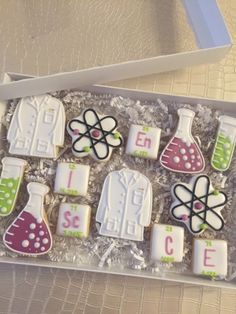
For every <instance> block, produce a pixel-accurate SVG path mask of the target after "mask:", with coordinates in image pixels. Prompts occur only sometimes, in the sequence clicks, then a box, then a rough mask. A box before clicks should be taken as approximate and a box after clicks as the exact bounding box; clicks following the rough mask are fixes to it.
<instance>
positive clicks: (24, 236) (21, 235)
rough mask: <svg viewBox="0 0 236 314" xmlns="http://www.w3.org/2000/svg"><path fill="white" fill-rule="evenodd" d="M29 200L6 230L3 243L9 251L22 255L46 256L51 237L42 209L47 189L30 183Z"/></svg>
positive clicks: (49, 247) (28, 187)
mask: <svg viewBox="0 0 236 314" xmlns="http://www.w3.org/2000/svg"><path fill="white" fill-rule="evenodd" d="M27 190H28V193H29V200H28V203H27V204H26V206H25V208H24V209H23V210H22V211H21V212H20V214H19V215H18V217H17V218H16V219H15V220H14V221H13V223H12V224H11V225H10V226H9V227H8V228H7V230H6V231H5V233H4V236H3V243H4V244H5V246H6V247H7V248H9V249H10V250H11V251H14V252H17V253H20V254H24V255H42V254H46V253H47V252H48V251H49V250H50V249H51V247H52V236H51V232H50V229H49V226H48V222H47V219H46V214H45V211H44V207H43V202H44V196H45V195H46V194H47V193H48V191H49V188H48V187H47V186H46V185H44V184H41V183H37V182H30V183H29V184H28V186H27Z"/></svg>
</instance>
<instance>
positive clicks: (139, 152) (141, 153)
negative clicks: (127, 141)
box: [133, 150, 148, 158]
mask: <svg viewBox="0 0 236 314" xmlns="http://www.w3.org/2000/svg"><path fill="white" fill-rule="evenodd" d="M133 155H134V156H137V157H143V158H147V157H148V152H145V151H144V150H135V151H134V152H133Z"/></svg>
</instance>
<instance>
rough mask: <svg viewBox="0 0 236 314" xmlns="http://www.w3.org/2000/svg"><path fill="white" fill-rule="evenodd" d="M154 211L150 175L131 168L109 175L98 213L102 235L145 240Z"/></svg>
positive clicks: (97, 217) (105, 182) (97, 219)
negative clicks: (145, 229) (146, 229)
mask: <svg viewBox="0 0 236 314" xmlns="http://www.w3.org/2000/svg"><path fill="white" fill-rule="evenodd" d="M151 212H152V185H151V182H150V181H149V179H148V178H147V177H145V176H144V175H143V174H141V173H139V172H138V171H134V170H130V169H122V170H120V171H113V172H111V173H109V174H108V176H107V177H106V179H105V181H104V184H103V189H102V194H101V198H100V201H99V205H98V209H97V213H96V221H97V222H99V223H100V224H101V226H100V230H99V234H100V235H104V236H109V237H115V238H121V239H127V240H134V241H143V233H144V227H147V226H149V224H150V221H151Z"/></svg>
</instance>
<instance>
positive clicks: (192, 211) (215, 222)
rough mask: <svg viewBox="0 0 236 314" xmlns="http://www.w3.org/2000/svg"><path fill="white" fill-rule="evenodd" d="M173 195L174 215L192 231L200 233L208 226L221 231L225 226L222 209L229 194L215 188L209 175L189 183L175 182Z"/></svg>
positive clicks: (172, 213) (172, 210)
mask: <svg viewBox="0 0 236 314" xmlns="http://www.w3.org/2000/svg"><path fill="white" fill-rule="evenodd" d="M172 197H173V199H174V202H173V203H172V206H171V209H170V213H171V215H172V217H173V218H174V219H175V220H177V221H182V222H183V223H184V224H185V225H186V226H187V227H188V229H189V231H190V232H191V233H193V234H200V233H202V232H203V231H204V230H205V229H207V228H210V229H212V230H215V231H220V230H221V229H222V228H223V227H224V220H223V217H222V215H221V210H222V209H223V207H224V205H225V204H226V203H227V196H226V194H225V193H223V192H220V191H218V190H215V189H214V188H213V186H212V184H211V181H210V178H209V177H208V176H207V175H200V176H197V177H194V178H193V179H192V180H191V181H190V183H189V184H186V183H177V184H175V185H174V186H173V187H172Z"/></svg>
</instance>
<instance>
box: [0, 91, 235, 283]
mask: <svg viewBox="0 0 236 314" xmlns="http://www.w3.org/2000/svg"><path fill="white" fill-rule="evenodd" d="M53 96H54V97H57V98H58V99H60V100H61V101H62V102H63V104H64V106H65V110H66V116H67V121H68V120H69V119H71V118H73V117H76V116H78V115H79V114H80V113H81V111H83V110H84V109H85V108H94V109H95V110H97V111H98V113H100V114H105V115H113V116H115V118H116V119H117V120H118V131H120V132H121V133H122V135H123V137H124V140H125V143H126V141H127V136H128V131H129V126H130V125H131V124H132V123H134V124H141V125H142V124H143V125H148V126H153V127H159V128H161V129H162V134H161V144H160V149H159V155H160V152H161V151H162V150H163V149H164V147H165V145H166V144H167V142H168V141H169V139H170V138H171V136H172V135H174V132H175V128H176V125H177V122H178V116H177V109H178V108H181V107H186V108H189V109H191V110H193V111H194V112H195V113H196V116H195V119H194V123H193V129H192V131H193V135H194V137H195V139H196V140H197V142H198V143H199V145H200V147H201V150H202V152H203V155H204V157H205V161H206V168H205V173H207V174H208V175H209V176H210V178H211V180H212V183H213V185H214V186H215V187H216V188H219V189H221V190H222V191H224V192H225V193H226V194H227V196H228V204H227V205H226V206H225V208H224V210H223V211H222V214H223V217H224V218H225V220H226V224H225V226H224V228H223V230H222V231H220V232H214V231H209V230H207V231H205V232H204V233H203V234H201V235H200V236H199V237H200V238H207V239H223V240H226V241H228V247H229V254H228V255H229V261H228V264H229V275H228V278H226V280H233V279H234V278H236V249H235V243H236V211H235V210H234V209H235V207H236V156H235V157H234V159H233V160H232V164H231V167H230V169H229V170H228V171H227V172H225V173H224V174H221V173H219V172H216V171H214V170H213V169H212V167H211V166H210V158H211V153H212V149H213V145H214V139H215V137H216V132H217V127H218V121H217V118H218V116H219V115H220V114H222V112H220V111H217V110H215V109H211V108H210V107H207V106H203V105H201V104H199V105H195V106H192V105H189V104H180V103H168V102H166V101H162V100H160V99H157V100H156V101H154V102H148V101H143V100H134V99H129V98H123V97H120V96H114V95H109V94H97V93H96V94H94V93H90V92H84V91H61V92H58V93H53ZM15 107H16V101H12V102H10V104H9V109H8V112H7V114H6V116H5V117H4V121H3V123H4V125H5V127H6V129H7V128H8V127H9V124H10V121H11V118H12V115H13V113H14V110H15ZM3 143H4V144H3V149H2V150H1V151H0V157H1V158H3V157H4V156H5V155H8V147H9V145H8V143H7V141H6V139H3ZM26 159H27V161H28V163H29V166H28V168H27V170H26V172H25V176H24V180H23V184H22V186H21V190H20V193H19V197H18V200H17V204H16V208H15V210H14V212H13V214H11V215H10V216H8V217H5V218H1V220H0V234H1V235H3V233H4V230H5V229H6V228H7V226H9V224H10V223H11V222H12V221H13V219H14V218H15V217H16V216H17V214H19V212H20V211H21V210H22V209H23V208H24V206H25V204H26V202H27V200H28V193H27V190H26V185H27V183H28V182H31V181H37V182H42V183H45V184H47V185H48V186H49V187H50V190H51V192H50V193H49V194H48V195H47V196H46V204H45V209H46V212H47V216H48V219H49V224H50V228H51V230H52V233H53V248H52V250H51V251H50V252H49V253H48V254H47V255H44V256H41V257H37V259H39V260H49V261H53V262H57V263H58V266H59V267H60V263H71V264H73V265H75V266H78V267H79V266H80V267H85V266H89V267H91V266H93V267H94V266H95V267H98V268H106V269H110V270H115V271H116V272H119V270H122V269H135V270H136V271H139V272H143V273H146V274H147V273H148V274H152V273H155V274H158V276H162V277H165V276H166V275H167V274H168V273H169V272H174V273H184V274H191V273H192V272H191V261H192V242H193V236H192V235H191V234H190V232H189V231H188V230H187V229H185V257H184V260H183V262H182V263H173V264H165V263H156V264H152V263H151V262H150V260H149V254H150V252H149V250H150V231H151V226H150V227H149V228H146V230H145V234H144V241H143V242H133V241H127V240H122V239H113V238H109V237H103V236H100V235H99V233H98V230H99V225H98V224H97V223H96V221H95V214H96V209H97V206H98V202H99V198H100V194H101V190H102V186H103V182H104V179H105V177H106V176H107V174H108V173H109V172H111V171H114V170H119V169H122V168H124V167H127V168H130V169H133V170H138V171H140V172H141V173H143V174H144V175H146V176H147V177H148V178H149V179H150V180H151V183H152V186H153V196H154V198H153V212H152V223H154V222H156V223H157V222H160V223H165V224H172V225H181V226H183V224H178V222H176V221H174V220H172V219H171V217H170V215H169V208H170V204H171V201H172V200H171V194H170V188H171V185H172V184H174V183H176V182H179V181H183V182H188V181H189V179H190V178H191V176H190V175H186V174H181V173H173V172H170V171H168V170H166V169H164V168H162V167H161V166H160V163H159V160H148V159H141V158H137V157H133V156H129V155H126V154H125V146H123V147H121V148H119V149H115V150H113V153H112V156H111V159H110V160H109V161H108V162H104V163H102V162H100V163H99V162H95V161H94V160H92V159H90V158H89V157H85V158H76V157H75V156H73V154H72V152H71V139H70V137H69V135H68V134H66V138H65V145H64V148H62V149H61V151H60V153H59V157H58V158H57V160H48V159H41V160H40V159H38V158H26ZM60 161H65V162H73V161H76V162H79V163H81V164H87V165H90V167H91V172H90V179H89V189H88V194H87V196H86V197H70V196H62V195H57V194H54V193H53V186H54V177H55V172H56V166H57V162H60ZM163 196H164V197H163ZM62 201H63V202H64V201H66V202H74V203H81V204H88V205H90V206H91V208H92V218H91V232H90V236H89V237H88V238H87V239H82V240H81V239H76V238H66V237H61V236H57V235H56V234H55V230H56V224H57V217H58V209H59V204H60V202H62ZM0 256H11V257H13V258H17V257H19V255H18V254H16V253H13V252H11V251H9V250H7V249H6V248H5V247H4V245H3V243H2V242H0ZM26 258H28V257H26Z"/></svg>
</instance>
